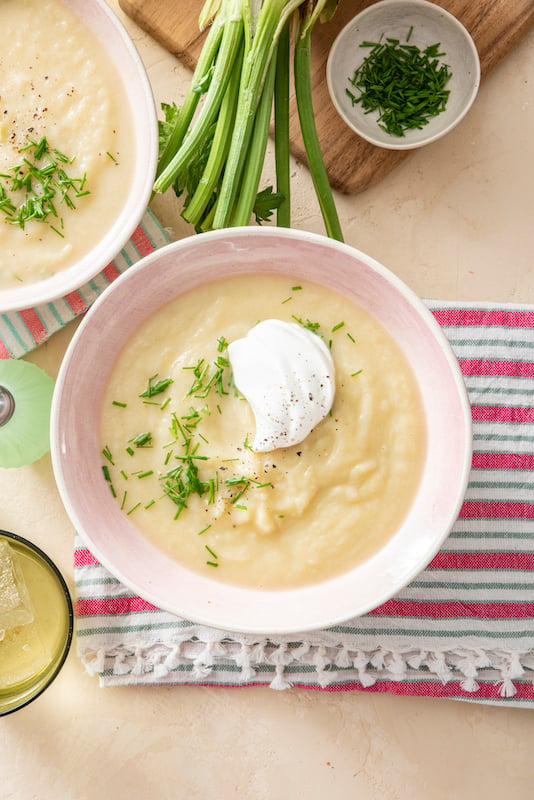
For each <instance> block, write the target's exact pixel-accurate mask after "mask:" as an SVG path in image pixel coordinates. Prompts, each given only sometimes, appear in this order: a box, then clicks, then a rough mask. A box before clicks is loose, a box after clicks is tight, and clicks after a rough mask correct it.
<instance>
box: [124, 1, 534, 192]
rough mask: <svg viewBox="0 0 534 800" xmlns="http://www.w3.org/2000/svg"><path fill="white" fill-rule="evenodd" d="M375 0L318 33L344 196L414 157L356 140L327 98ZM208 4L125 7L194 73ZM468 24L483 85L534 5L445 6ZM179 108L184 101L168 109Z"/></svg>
mask: <svg viewBox="0 0 534 800" xmlns="http://www.w3.org/2000/svg"><path fill="white" fill-rule="evenodd" d="M372 2H373V0H341V2H340V3H339V6H338V8H337V10H336V13H335V14H334V17H333V18H332V20H330V22H327V23H324V24H321V23H317V25H316V26H315V28H314V31H313V34H312V85H313V100H314V109H315V118H316V124H317V130H318V133H319V138H320V141H321V148H322V151H323V156H324V160H325V164H326V168H327V171H328V175H329V177H330V182H331V184H332V186H333V187H335V188H336V189H339V190H340V191H342V192H345V193H351V194H353V193H356V192H361V191H363V190H364V189H367V188H368V187H369V186H372V185H374V184H375V183H377V182H378V181H379V180H380V179H381V178H383V177H384V176H385V175H387V174H388V173H389V172H390V171H391V170H392V169H393V168H394V167H396V166H397V165H398V164H399V163H400V162H401V161H402V160H404V159H405V158H407V157H408V155H409V151H408V152H407V151H404V152H401V151H395V150H384V149H382V148H379V147H376V146H375V145H372V144H369V143H368V142H366V141H365V140H364V139H361V138H360V137H359V136H357V135H356V134H355V133H353V132H352V131H351V130H350V129H349V128H347V126H346V125H345V124H344V123H343V122H342V121H341V119H340V118H339V116H338V114H337V112H336V110H335V108H334V106H333V105H332V102H331V100H330V96H329V94H328V89H327V85H326V61H327V58H328V53H329V50H330V47H331V45H332V42H333V41H334V39H335V37H336V36H337V34H338V32H339V31H340V30H341V28H342V27H343V26H344V25H345V24H346V23H347V22H348V21H349V20H350V19H352V17H354V16H355V15H356V14H357V13H358V12H359V11H361V10H362V9H363V8H365V7H366V6H368V5H371V3H372ZM203 3H204V0H119V4H120V6H121V8H122V10H123V11H124V12H125V13H126V14H128V16H129V17H131V18H132V19H133V20H134V21H135V22H136V23H137V24H138V25H139V26H140V27H141V28H143V29H144V30H146V31H147V32H148V33H150V34H151V35H152V36H153V37H154V38H155V39H156V40H157V41H158V42H159V43H160V44H162V45H163V46H164V47H165V48H166V49H167V50H169V51H170V52H171V53H173V54H174V55H176V56H177V57H178V58H179V59H180V60H182V61H183V62H184V63H185V64H186V65H187V66H188V67H190V68H193V67H194V65H195V63H196V60H197V58H198V54H199V52H200V49H201V47H202V43H203V41H204V36H203V35H201V34H200V32H199V27H198V18H199V14H200V11H201V9H202V6H203ZM439 5H441V6H442V7H444V8H445V9H447V10H448V11H450V12H451V13H452V14H454V15H455V16H456V17H458V19H459V20H460V21H461V22H462V23H463V24H464V25H465V27H466V28H467V30H468V31H469V32H470V34H471V36H472V37H473V39H474V42H475V44H476V46H477V49H478V53H479V56H480V64H481V77H482V80H484V79H485V78H487V77H488V75H489V74H490V73H491V71H492V70H493V69H494V68H495V67H496V66H497V65H498V64H499V63H500V62H501V61H502V60H503V58H504V57H505V56H506V55H508V53H510V52H511V51H512V50H513V48H514V47H516V45H517V44H518V42H519V41H520V40H521V39H522V37H523V36H525V34H526V33H528V32H529V31H530V30H531V28H532V27H533V25H534V0H441V2H440V3H439ZM173 100H174V101H175V102H177V103H178V104H179V102H180V98H173V97H169V98H168V102H171V101H173ZM290 131H291V145H292V152H293V154H294V155H295V156H296V157H297V158H299V159H301V160H303V161H304V162H305V161H306V156H305V153H304V148H303V144H302V139H301V136H300V130H299V125H298V117H297V111H296V108H295V103H294V98H292V102H291V122H290Z"/></svg>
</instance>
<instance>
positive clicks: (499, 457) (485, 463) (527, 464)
mask: <svg viewBox="0 0 534 800" xmlns="http://www.w3.org/2000/svg"><path fill="white" fill-rule="evenodd" d="M473 468H474V469H534V455H533V454H532V453H473ZM529 477H530V476H529Z"/></svg>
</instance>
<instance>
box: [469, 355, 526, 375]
mask: <svg viewBox="0 0 534 800" xmlns="http://www.w3.org/2000/svg"><path fill="white" fill-rule="evenodd" d="M460 369H461V370H462V374H463V375H498V376H502V375H505V376H506V377H508V378H509V377H512V378H532V377H534V363H533V362H532V361H487V360H486V359H480V358H464V359H461V360H460Z"/></svg>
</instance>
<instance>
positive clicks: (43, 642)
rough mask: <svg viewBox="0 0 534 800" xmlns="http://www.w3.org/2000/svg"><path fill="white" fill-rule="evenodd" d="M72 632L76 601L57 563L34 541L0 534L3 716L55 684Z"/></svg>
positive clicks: (0, 688) (0, 699) (0, 712)
mask: <svg viewBox="0 0 534 800" xmlns="http://www.w3.org/2000/svg"><path fill="white" fill-rule="evenodd" d="M72 632H73V609H72V600H71V597H70V594H69V590H68V588H67V585H66V583H65V580H64V579H63V577H62V575H61V573H60V572H59V570H58V568H57V567H56V565H55V564H54V563H53V562H52V561H51V560H50V558H49V557H48V556H47V555H46V554H45V553H43V551H42V550H40V549H39V548H38V547H36V546H35V545H34V544H32V543H31V542H29V541H27V540H26V539H23V538H21V537H20V536H17V535H16V534H14V533H9V532H8V531H3V530H0V716H2V715H3V714H9V713H10V712H12V711H16V710H17V709H19V708H22V707H23V706H25V705H27V704H28V703H29V702H31V701H32V700H34V699H35V698H36V697H38V695H40V694H41V692H43V691H44V689H46V687H47V686H49V685H50V684H51V683H52V681H53V680H54V678H55V677H56V675H57V674H58V672H59V671H60V669H61V667H62V665H63V663H64V662H65V659H66V657H67V654H68V652H69V648H70V645H71V641H72Z"/></svg>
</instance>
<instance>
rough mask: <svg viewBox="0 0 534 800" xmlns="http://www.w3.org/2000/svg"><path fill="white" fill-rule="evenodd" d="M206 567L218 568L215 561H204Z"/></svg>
mask: <svg viewBox="0 0 534 800" xmlns="http://www.w3.org/2000/svg"><path fill="white" fill-rule="evenodd" d="M206 564H207V565H208V567H218V566H219V563H218V562H217V561H206Z"/></svg>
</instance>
